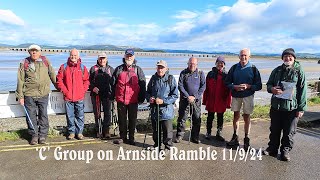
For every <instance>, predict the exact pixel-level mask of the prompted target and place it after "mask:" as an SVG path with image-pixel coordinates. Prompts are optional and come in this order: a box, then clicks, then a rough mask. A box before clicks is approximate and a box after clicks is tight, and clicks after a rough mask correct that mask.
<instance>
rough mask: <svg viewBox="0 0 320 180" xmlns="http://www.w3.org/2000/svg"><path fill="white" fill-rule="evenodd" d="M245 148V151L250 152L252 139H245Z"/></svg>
mask: <svg viewBox="0 0 320 180" xmlns="http://www.w3.org/2000/svg"><path fill="white" fill-rule="evenodd" d="M243 142H244V143H243V148H244V150H245V151H246V152H247V151H248V149H249V147H250V138H248V137H245V138H244V139H243Z"/></svg>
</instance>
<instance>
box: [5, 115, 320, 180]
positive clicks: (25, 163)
mask: <svg viewBox="0 0 320 180" xmlns="http://www.w3.org/2000/svg"><path fill="white" fill-rule="evenodd" d="M268 128H269V122H268V121H265V120H259V121H254V122H253V123H252V128H251V135H250V137H251V145H252V146H253V147H254V148H255V149H256V150H257V151H258V150H259V149H260V148H262V149H264V148H265V147H266V145H267V142H268V135H269V129H268ZM201 131H202V133H203V134H204V133H205V129H202V130H201ZM213 132H215V131H213ZM224 135H225V137H226V139H227V140H229V139H230V138H231V135H232V127H231V126H230V124H229V125H226V126H225V128H224ZM239 137H241V139H240V144H242V143H243V125H241V126H240V135H239ZM143 138H144V134H136V140H137V144H136V146H131V145H127V144H122V145H120V146H119V145H114V144H112V141H100V140H95V139H86V140H84V141H66V140H65V139H64V138H55V139H49V141H50V143H49V144H47V145H46V146H42V147H48V146H49V147H50V150H49V151H44V152H43V153H42V155H43V156H46V159H45V160H40V157H39V151H36V150H35V148H36V147H38V148H39V147H41V146H36V147H35V146H30V145H27V144H26V141H22V140H21V141H15V142H5V143H0V169H1V171H0V179H79V178H81V179H166V180H168V179H308V180H309V179H319V177H320V171H319V169H320V168H319V167H320V156H319V147H320V141H319V139H320V129H319V128H313V129H302V128H299V129H298V133H297V134H296V136H295V140H296V144H295V146H294V149H293V150H292V152H291V154H290V155H291V161H290V162H282V161H280V160H277V159H276V158H273V157H267V156H262V160H258V158H259V157H256V156H253V155H252V154H250V153H249V154H248V156H247V159H246V161H245V160H244V159H243V160H241V159H240V158H241V157H243V156H240V151H238V153H237V156H236V158H234V157H235V153H236V150H233V151H231V152H232V157H231V160H230V150H229V149H227V148H225V143H220V142H217V141H215V140H210V141H208V140H205V139H204V138H202V143H201V144H193V143H191V144H190V145H188V141H186V140H187V139H188V133H186V135H185V137H184V139H185V141H182V142H181V143H179V144H175V147H176V148H178V150H181V152H185V153H187V152H188V150H197V151H196V152H199V148H200V147H202V148H203V149H205V150H206V149H207V148H210V153H212V152H216V153H217V154H216V156H215V157H216V158H217V159H216V160H214V159H211V160H170V153H169V154H168V155H167V156H166V157H165V160H136V161H135V160H132V156H129V157H131V160H117V157H118V155H119V150H120V149H122V148H123V150H124V152H127V150H139V151H138V152H141V150H142V143H143ZM147 144H148V145H151V144H153V141H152V138H151V137H150V136H148V137H147ZM58 146H60V147H61V150H59V149H58V148H57V147H58ZM46 150H48V149H47V148H46ZM55 150H56V153H55ZM58 150H59V151H58ZM64 150H73V152H75V151H81V152H83V153H84V154H85V153H87V155H88V156H89V155H90V152H91V153H92V160H91V161H89V159H88V158H87V162H89V163H86V161H85V160H78V159H77V160H70V156H65V157H66V158H68V160H58V158H60V157H59V155H61V153H60V152H62V151H64ZM106 151H107V152H112V153H113V156H112V157H113V160H99V159H98V157H97V155H98V154H100V155H102V154H104V153H101V152H106ZM252 151H253V150H252ZM149 152H151V151H149ZM223 152H225V158H223V157H224V156H223ZM59 153H60V154H59ZM178 154H179V153H178ZM54 155H56V157H55V156H54ZM69 155H71V158H72V156H73V155H75V154H74V153H70V154H69ZM198 155H199V154H198ZM181 156H182V155H180V157H181ZM89 157H90V156H89ZM110 157H111V156H109V159H111V158H110ZM178 157H179V156H178ZM252 157H256V159H255V160H251V158H252ZM100 158H101V157H100Z"/></svg>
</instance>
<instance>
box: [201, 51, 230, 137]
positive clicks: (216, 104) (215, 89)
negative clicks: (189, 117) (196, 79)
mask: <svg viewBox="0 0 320 180" xmlns="http://www.w3.org/2000/svg"><path fill="white" fill-rule="evenodd" d="M226 77H227V72H226V70H225V60H224V57H222V56H219V57H218V58H217V60H216V67H213V68H212V71H210V72H209V73H208V75H207V78H206V90H205V91H204V93H203V105H205V106H206V110H207V111H208V118H207V134H206V139H210V137H211V128H212V121H213V119H214V114H215V113H217V134H216V138H217V140H219V141H224V138H223V137H222V135H221V132H222V128H223V114H224V112H225V111H226V109H227V108H230V105H231V93H230V90H229V89H228V88H227V86H226V85H225V84H224V81H225V78H226Z"/></svg>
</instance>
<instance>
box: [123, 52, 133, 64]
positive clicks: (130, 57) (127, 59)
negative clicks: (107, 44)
mask: <svg viewBox="0 0 320 180" xmlns="http://www.w3.org/2000/svg"><path fill="white" fill-rule="evenodd" d="M124 60H125V62H126V64H127V65H128V66H131V65H132V63H133V61H134V55H131V54H126V55H125V57H124Z"/></svg>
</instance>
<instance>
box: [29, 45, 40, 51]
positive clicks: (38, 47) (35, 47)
mask: <svg viewBox="0 0 320 180" xmlns="http://www.w3.org/2000/svg"><path fill="white" fill-rule="evenodd" d="M32 49H36V50H38V51H41V48H40V46H38V45H36V44H32V45H30V46H29V47H28V51H30V50H32Z"/></svg>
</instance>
